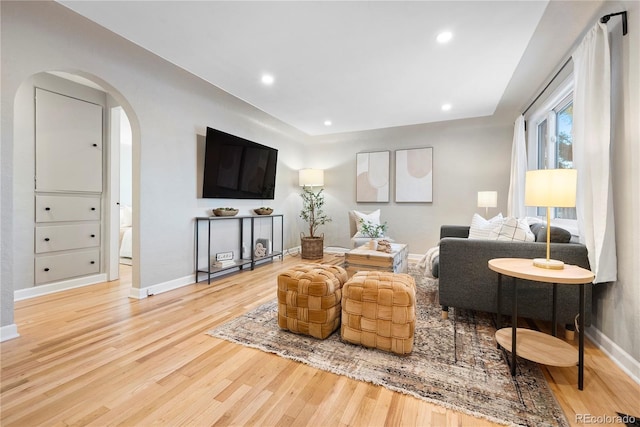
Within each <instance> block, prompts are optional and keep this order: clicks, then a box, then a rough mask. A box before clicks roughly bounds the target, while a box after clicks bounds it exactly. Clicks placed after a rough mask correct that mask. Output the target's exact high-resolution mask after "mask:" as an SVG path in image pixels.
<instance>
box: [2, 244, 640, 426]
mask: <svg viewBox="0 0 640 427" xmlns="http://www.w3.org/2000/svg"><path fill="white" fill-rule="evenodd" d="M300 261H301V260H300V259H299V258H296V257H289V256H287V257H285V260H284V261H283V262H280V261H279V260H276V261H274V262H273V263H271V264H268V265H263V266H260V267H258V268H256V269H255V270H254V271H247V272H243V273H240V274H234V275H231V276H227V277H225V278H222V279H218V280H216V281H214V282H212V283H211V285H207V284H206V282H204V283H198V284H194V285H191V286H186V287H183V288H180V289H177V290H175V291H172V292H167V293H163V294H159V295H154V296H151V297H149V298H146V299H143V300H134V299H130V298H128V295H129V282H130V271H131V270H130V268H129V267H123V268H122V269H121V271H122V277H121V279H120V280H119V281H115V282H110V283H103V284H98V285H94V286H88V287H84V288H79V289H74V290H70V291H65V292H60V293H56V294H52V295H47V296H42V297H38V298H33V299H29V300H24V301H19V302H17V303H16V309H15V321H16V324H17V325H18V331H19V333H20V335H21V336H20V338H17V339H14V340H10V341H7V342H4V343H2V344H1V356H2V360H1V364H2V389H1V418H0V422H1V425H2V426H7V427H8V426H37V425H52V426H63V425H74V426H81V425H95V426H103V425H125V426H134V425H135V426H146V425H172V426H173V425H196V426H200V425H260V426H269V425H273V426H276V425H283V426H284V425H313V426H339V425H394V426H395V425H419V426H429V425H432V426H444V425H464V426H466V425H474V426H478V425H480V426H482V425H492V424H491V423H489V422H487V421H485V420H482V419H478V418H473V417H471V416H469V415H466V414H462V413H458V412H454V411H451V410H447V409H445V408H442V407H439V406H436V405H432V404H429V403H426V402H424V401H421V400H419V399H416V398H413V397H410V396H406V395H402V394H399V393H394V392H391V391H388V390H386V389H384V388H382V387H378V386H374V385H371V384H367V383H363V382H358V381H354V380H350V379H348V378H346V377H343V376H339V375H335V374H331V373H328V372H323V371H320V370H317V369H314V368H311V367H309V366H306V365H304V364H301V363H297V362H293V361H290V360H286V359H283V358H280V357H278V356H275V355H272V354H268V353H264V352H262V351H259V350H255V349H251V348H247V347H243V346H240V345H237V344H232V343H229V342H227V341H223V340H220V339H217V338H213V337H211V336H208V335H206V334H205V332H206V331H207V330H209V329H212V328H213V327H215V326H216V325H219V324H221V323H223V322H225V321H227V320H229V319H232V318H234V317H236V316H238V315H240V314H242V313H245V312H246V311H248V310H250V309H252V308H254V307H256V306H258V305H260V304H262V303H264V302H266V301H269V300H270V299H273V298H275V296H276V289H275V277H276V275H277V273H278V272H279V271H280V270H282V269H283V268H285V267H286V266H289V265H293V264H294V263H298V262H300ZM341 261H342V260H341V258H338V257H336V256H334V255H329V254H328V255H326V256H325V259H324V260H323V262H341ZM585 360H586V362H585V390H584V391H578V390H577V388H576V384H577V373H576V371H577V369H572V368H551V369H546V368H545V369H544V371H545V375H546V376H547V378H548V379H549V381H550V384H551V388H552V389H553V391H554V393H555V395H556V396H557V399H558V401H559V402H560V404H561V405H562V407H563V408H564V410H565V413H566V414H567V418H568V419H569V421H570V422H571V423H572V424H573V425H581V424H582V423H580V422H579V421H577V420H576V414H590V415H593V416H616V412H623V413H627V414H629V413H630V414H635V415H640V404H639V403H638V402H639V399H638V396H640V386H639V385H638V384H636V383H634V382H633V381H632V380H631V379H629V378H628V377H627V376H626V375H624V373H623V372H622V371H620V369H618V368H617V367H616V366H615V365H614V364H613V363H612V362H611V361H610V360H609V359H608V358H607V357H606V356H605V355H604V354H603V353H602V352H600V351H599V350H597V349H596V348H594V346H593V345H591V343H587V346H586V357H585Z"/></svg>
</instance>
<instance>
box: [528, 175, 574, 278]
mask: <svg viewBox="0 0 640 427" xmlns="http://www.w3.org/2000/svg"><path fill="white" fill-rule="evenodd" d="M577 182H578V171H577V170H575V169H540V170H533V171H528V172H527V174H526V178H525V189H524V204H525V205H527V206H540V207H546V208H547V258H546V259H544V258H536V259H534V260H533V265H535V266H536V267H540V268H550V269H554V270H562V269H563V268H564V262H562V261H558V260H554V259H550V258H549V249H550V246H551V208H552V207H556V208H572V207H575V205H576V185H577Z"/></svg>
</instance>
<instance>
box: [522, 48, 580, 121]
mask: <svg viewBox="0 0 640 427" xmlns="http://www.w3.org/2000/svg"><path fill="white" fill-rule="evenodd" d="M569 62H571V57H569V59H567V60H566V61H565V62H564V64H562V67H560V69H559V70H558V72H557V73H555V74H554V75H553V77H551V80H549V83H547V85H546V86H545V87H544V89H542V90H541V91H540V93H539V94H538V96H536V98H535V99H534V100H533V101H532V102H531V104H529V106H528V107H527V108H526V109H525V110H524V111H523V112H522V115H523V116H524V115H525V114H527V111H529V109H530V108H531V107H533V104H535V103H536V102H537V101H538V99H540V97H541V96H542V94H543V93H544V92H545V91H546V90H547V89H549V86H551V83H553V81H554V80H555V79H556V77H558V75H560V73H561V72H562V70H564V68H565V67H566V66H567V65H568V64H569Z"/></svg>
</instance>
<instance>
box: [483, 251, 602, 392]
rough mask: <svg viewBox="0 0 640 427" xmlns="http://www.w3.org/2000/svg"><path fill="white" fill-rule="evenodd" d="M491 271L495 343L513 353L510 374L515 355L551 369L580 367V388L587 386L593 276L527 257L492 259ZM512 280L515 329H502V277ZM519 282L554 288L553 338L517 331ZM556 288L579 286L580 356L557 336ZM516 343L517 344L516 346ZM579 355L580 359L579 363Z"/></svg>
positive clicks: (539, 333) (525, 330) (579, 269)
mask: <svg viewBox="0 0 640 427" xmlns="http://www.w3.org/2000/svg"><path fill="white" fill-rule="evenodd" d="M489 268H490V269H491V270H493V271H495V272H496V273H498V304H497V310H496V312H497V314H498V321H497V325H498V328H497V329H498V330H497V331H496V341H497V342H498V345H500V346H502V347H503V348H504V349H505V350H507V351H510V352H511V375H515V374H516V355H517V356H520V357H523V358H525V359H528V360H531V361H534V362H537V363H541V364H543V365H550V366H565V367H568V366H575V364H576V362H577V364H578V389H579V390H582V389H583V385H584V312H585V285H587V284H591V283H592V282H593V279H594V277H595V276H594V274H593V273H592V272H591V271H589V270H587V269H584V268H581V267H578V266H576V265H566V264H565V266H564V269H562V270H553V269H547V268H541V267H536V266H534V265H533V260H532V259H526V258H495V259H492V260H489ZM503 276H509V277H512V278H513V299H512V319H511V322H512V326H511V328H501V323H502V322H501V317H502V313H501V299H502V277H503ZM516 279H523V280H531V281H534V282H542V283H549V284H551V285H553V307H552V310H553V313H552V335H548V334H545V333H542V332H539V331H533V330H530V329H524V328H518V327H517V324H518V283H517V280H516ZM557 285H578V286H580V298H579V302H578V306H579V307H578V312H579V316H578V328H579V333H578V354H577V355H576V351H575V349H574V348H573V347H572V346H571V345H570V344H568V343H566V342H565V341H562V340H560V339H559V338H557V337H556V334H557V324H556V311H557ZM516 344H518V345H517V346H516ZM576 356H577V360H576Z"/></svg>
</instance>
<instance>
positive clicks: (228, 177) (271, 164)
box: [202, 127, 278, 199]
mask: <svg viewBox="0 0 640 427" xmlns="http://www.w3.org/2000/svg"><path fill="white" fill-rule="evenodd" d="M277 159H278V150H276V149H275V148H271V147H267V146H265V145H262V144H258V143H256V142H253V141H249V140H247V139H244V138H240V137H238V136H234V135H230V134H228V133H225V132H222V131H219V130H216V129H212V128H210V127H208V128H207V137H206V145H205V156H204V179H203V186H202V197H203V198H205V199H273V198H274V193H275V187H276V165H277Z"/></svg>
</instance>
